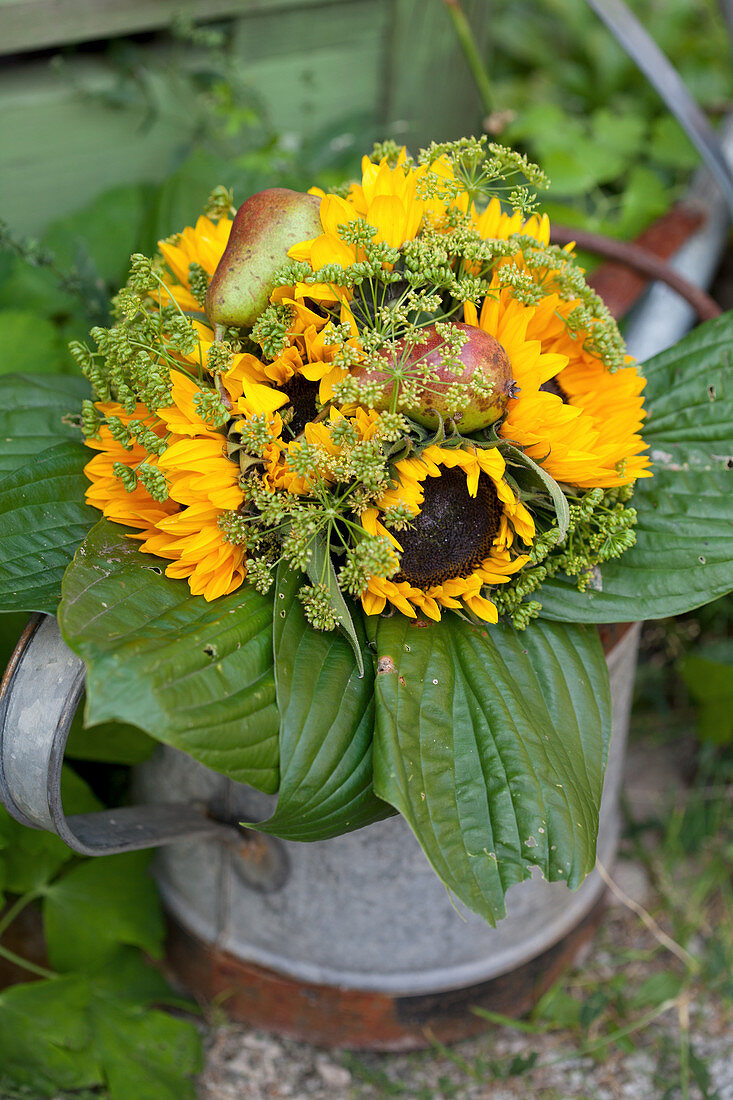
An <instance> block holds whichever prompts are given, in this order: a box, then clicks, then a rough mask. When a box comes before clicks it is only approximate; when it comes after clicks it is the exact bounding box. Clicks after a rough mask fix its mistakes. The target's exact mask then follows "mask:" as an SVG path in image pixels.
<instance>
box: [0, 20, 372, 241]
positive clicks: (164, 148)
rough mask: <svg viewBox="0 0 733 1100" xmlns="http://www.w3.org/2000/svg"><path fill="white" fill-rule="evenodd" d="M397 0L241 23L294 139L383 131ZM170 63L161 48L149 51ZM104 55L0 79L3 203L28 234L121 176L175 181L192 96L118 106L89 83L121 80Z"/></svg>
mask: <svg viewBox="0 0 733 1100" xmlns="http://www.w3.org/2000/svg"><path fill="white" fill-rule="evenodd" d="M387 7H388V4H387V0H347V2H344V0H342V2H341V3H338V4H335V3H326V4H321V5H318V6H315V7H314V5H313V4H312V3H311V4H308V5H306V4H305V3H300V4H299V5H298V6H297V7H296V8H294V9H291V10H289V11H288V12H287V13H286V14H283V13H280V15H279V16H277V17H276V16H275V15H273V13H272V12H271V11H263V10H261V11H255V12H253V13H251V14H250V15H248V16H247V17H246V18H243V19H242V20H241V21H239V22H238V24H236V25H235V29H234V38H233V49H234V51H235V52H236V53H237V54H238V56H239V57H241V60H242V68H243V75H244V76H245V78H246V80H247V82H248V83H249V84H250V85H251V86H252V88H253V90H254V91H255V93H256V95H257V97H258V99H259V100H260V101H261V102H262V103H263V105H264V107H265V109H266V111H267V115H268V118H269V119H270V120H271V122H272V123H273V124H274V126H275V127H276V128H277V130H278V131H280V132H281V133H283V134H288V133H289V134H293V135H299V136H301V137H302V136H309V135H310V136H312V135H315V134H318V133H319V132H321V131H323V130H328V131H329V132H338V128H339V127H340V126H343V128H344V130H350V131H354V129H355V128H356V127H358V128H359V129H360V130H361V131H367V130H369V131H371V133H370V135H369V140H371V139H372V137H373V135H374V132H375V131H376V129H377V110H378V103H379V88H380V85H381V82H382V79H381V72H382V67H383V47H382V40H383V36H384V34H385V33H386V26H387ZM143 49H144V51H145V54H146V55H147V56H150V57H151V58H158V59H160V58H162V57H163V56H164V54H163V52H162V50H161V49H160V48H159V47H158V48H156V47H155V46H152V45H151V46H147V47H144V48H143ZM115 79H116V77H115V75H114V72H113V70H110V68H109V67H108V66H107V65H106V64H105V63H103V62H102V61H101V60H94V59H90V58H88V57H73V55H72V59H71V60H70V61H69V62H68V63H67V65H66V66H65V67H64V69H62V71H60V72H59V71H57V70H56V68H55V67H53V66H51V65H49V64H48V63H38V62H37V63H34V64H28V63H26V64H22V65H13V66H9V67H8V68H7V69H6V70H5V71H4V72H3V73H2V74H1V75H0V107H1V108H2V109H1V110H0V210H1V211H2V217H3V218H4V219H5V220H6V221H7V222H8V223H9V225H10V226H11V228H12V229H13V230H14V231H15V232H17V233H30V234H37V233H39V232H41V231H42V230H43V228H44V227H45V225H47V224H48V223H49V222H50V221H52V220H54V219H55V218H57V217H60V216H62V215H63V214H65V213H68V212H71V211H73V210H76V209H79V208H81V207H82V206H84V205H85V204H86V203H87V202H89V200H90V199H92V198H93V197H94V196H96V195H97V194H99V193H100V192H101V191H103V190H105V189H106V188H109V187H112V186H116V185H117V184H120V183H131V182H137V181H141V180H150V181H156V180H161V179H164V178H165V176H166V175H167V174H168V173H169V172H170V171H171V170H172V168H173V166H174V164H175V162H176V159H177V158H178V157H179V156H180V155H181V153H182V151H184V150H185V148H186V146H187V144H188V142H189V140H190V137H191V119H190V117H189V115H188V114H187V108H186V104H185V103H179V102H177V101H176V98H175V94H173V95H172V94H171V91H170V89H169V88H167V87H166V85H165V82H164V81H162V80H160V79H158V80H157V82H156V81H153V85H154V87H155V90H156V97H157V99H158V100H159V102H160V104H161V111H160V114H159V115H158V116H157V117H156V118H155V119H154V120H153V122H152V124H151V123H150V120H149V119H146V117H145V115H144V112H143V111H142V110H141V109H140V108H127V109H124V110H112V109H110V108H108V107H106V106H105V105H102V104H101V103H99V102H98V101H96V100H95V99H94V97H93V96H89V95H82V94H80V89H87V90H89V91H92V92H100V91H102V90H104V89H105V88H107V89H108V88H110V87H112V86H113V84H114V82H115Z"/></svg>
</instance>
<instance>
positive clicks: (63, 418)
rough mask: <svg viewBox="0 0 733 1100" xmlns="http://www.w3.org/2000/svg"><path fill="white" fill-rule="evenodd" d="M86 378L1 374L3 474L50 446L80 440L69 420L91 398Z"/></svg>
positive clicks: (0, 455) (0, 463)
mask: <svg viewBox="0 0 733 1100" xmlns="http://www.w3.org/2000/svg"><path fill="white" fill-rule="evenodd" d="M90 396H91V391H90V389H89V383H88V382H87V381H86V379H85V378H75V377H73V376H63V377H58V376H55V375H43V374H6V375H5V376H4V377H0V474H4V473H9V472H10V471H11V470H15V469H16V468H17V467H18V466H25V465H26V463H28V462H33V461H35V459H36V458H37V457H38V455H39V454H40V453H41V451H45V449H46V448H47V447H53V446H55V444H57V443H64V442H66V441H67V440H74V441H76V442H79V441H80V440H81V431H80V429H79V427H78V426H77V425H76V424H74V423H73V422H72V420H71V419H70V418H71V417H73V416H74V415H75V414H78V412H79V408H80V406H81V403H82V401H83V400H84V398H85V397H90Z"/></svg>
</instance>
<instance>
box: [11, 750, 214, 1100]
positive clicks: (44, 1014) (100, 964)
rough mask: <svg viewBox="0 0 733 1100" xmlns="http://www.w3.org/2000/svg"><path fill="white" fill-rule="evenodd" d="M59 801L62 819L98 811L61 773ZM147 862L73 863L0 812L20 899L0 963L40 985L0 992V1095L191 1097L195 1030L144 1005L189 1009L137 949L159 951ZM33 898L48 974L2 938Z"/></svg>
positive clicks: (58, 844) (48, 839)
mask: <svg viewBox="0 0 733 1100" xmlns="http://www.w3.org/2000/svg"><path fill="white" fill-rule="evenodd" d="M62 794H63V798H64V804H65V807H66V809H67V810H68V811H69V812H72V813H74V812H76V813H82V812H88V811H93V810H96V809H99V808H100V803H99V802H98V800H97V799H96V797H95V796H94V795H93V794H92V792H91V791H90V790H89V788H88V787H87V786H86V785H85V784H84V783H83V781H82V780H81V779H80V778H79V777H78V776H76V775H75V774H74V773H73V772H70V771H68V769H65V773H64V777H63V783H62ZM149 862H150V857H149V855H148V854H142V853H137V852H136V853H132V854H130V855H122V856H109V857H105V858H102V859H96V860H88V861H86V860H80V859H78V858H77V857H75V856H74V854H73V852H71V850H70V849H69V848H67V847H66V846H65V845H64V844H63V843H62V841H61V840H59V838H58V837H56V836H52V835H51V834H50V833H45V832H42V831H41V832H39V831H36V830H33V829H26V828H24V827H23V826H21V825H18V823H17V822H15V821H13V820H12V819H11V818H10V817H9V816H8V814H7V813H6V812H5V810H3V809H0V883H2V882H4V885H5V889H6V890H7V892H8V893H9V894H11V895H17V897H16V898H15V900H14V901H13V902H12V904H11V905H10V906H9V907H8V908H7V909H6V910H5V912H4V915H3V916H2V917H1V918H0V957H1V956H5V957H6V958H9V959H11V961H13V962H14V963H15V964H16V965H19V966H21V967H23V966H24V967H26V968H27V969H28V970H29V971H30V972H31V973H32V974H34V975H36V976H37V977H40V978H41V980H40V981H34V982H33V983H32V984H26V983H19V984H15V985H11V986H9V987H7V988H6V989H4V990H3V991H1V992H0V1067H1V1069H0V1094H1V1095H3V1096H15V1095H23V1090H28V1091H29V1094H30V1095H32V1096H33V1097H34V1098H35V1097H46V1096H48V1097H52V1096H56V1095H58V1093H59V1090H73V1091H76V1090H79V1089H87V1088H93V1089H95V1090H101V1092H99V1091H98V1092H97V1093H96V1095H99V1096H103V1097H106V1098H107V1100H139V1098H140V1097H145V1098H147V1100H158V1098H165V1100H193V1097H194V1091H193V1086H192V1083H191V1080H190V1077H191V1075H192V1074H194V1073H196V1072H197V1071H198V1070H199V1069H200V1067H201V1050H200V1040H199V1037H198V1033H197V1031H196V1029H195V1027H193V1025H192V1024H191V1023H189V1022H188V1021H186V1020H182V1019H177V1018H173V1017H171V1016H170V1015H168V1014H167V1013H165V1012H162V1011H160V1010H158V1009H156V1008H154V1007H152V1006H153V1005H156V1004H171V1005H177V1006H180V1007H188V1005H187V1003H186V1002H182V1001H181V1000H180V999H179V998H177V997H176V996H175V995H173V994H172V992H171V990H170V988H169V987H168V984H167V982H166V981H165V980H164V979H163V978H162V976H161V975H160V974H159V973H158V972H157V971H156V970H154V969H153V968H152V967H151V966H150V965H149V964H148V963H146V962H145V960H144V958H143V956H142V955H141V954H140V951H139V950H135V947H137V948H142V949H143V950H144V951H146V952H147V953H149V954H151V955H153V956H156V957H159V956H160V955H161V953H162V946H163V937H164V925H163V919H162V914H161V911H160V905H159V902H158V899H157V894H156V891H155V887H154V885H153V882H152V880H151V879H150V877H149V875H148V873H147V867H148V864H149ZM36 899H41V900H42V909H41V912H42V919H43V930H44V938H45V943H46V948H47V952H48V959H49V961H50V963H51V965H52V966H55V967H56V968H57V969H56V971H52V970H48V969H46V968H45V967H39V966H38V965H37V964H35V963H31V962H29V961H26V960H24V959H22V958H20V957H18V956H17V955H14V954H12V953H11V952H9V951H8V950H7V949H6V948H5V947H4V946H3V943H2V937H3V934H4V933H5V931H6V929H7V928H8V927H9V926H10V925H11V924H12V922H13V920H14V919H15V918H16V917H17V916H18V915H19V914H20V913H21V912H22V911H23V909H25V908H26V906H28V905H30V904H31V903H32V902H33V901H34V900H36ZM133 945H134V946H133ZM16 1090H18V1091H17V1093H16Z"/></svg>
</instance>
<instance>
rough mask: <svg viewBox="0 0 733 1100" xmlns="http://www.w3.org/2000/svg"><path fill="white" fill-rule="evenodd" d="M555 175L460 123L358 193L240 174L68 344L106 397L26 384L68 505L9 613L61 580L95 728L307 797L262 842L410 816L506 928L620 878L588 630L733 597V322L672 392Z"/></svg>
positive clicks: (52, 491) (696, 342) (32, 475)
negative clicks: (516, 909) (249, 184)
mask: <svg viewBox="0 0 733 1100" xmlns="http://www.w3.org/2000/svg"><path fill="white" fill-rule="evenodd" d="M543 184H544V179H543V176H542V173H541V172H540V171H539V169H537V168H536V167H535V166H533V165H531V164H529V163H528V162H527V161H526V160H525V159H524V158H523V157H521V156H519V155H518V154H516V153H514V152H512V151H510V150H508V149H505V148H502V147H501V146H497V145H487V143H486V142H485V141H484V140H481V141H476V140H473V139H466V140H462V141H459V142H454V143H450V144H444V145H432V146H431V147H430V148H428V149H426V150H423V151H422V152H421V153H420V155H419V158H418V159H417V161H413V160H412V159H411V158H410V157H409V156H408V155H407V153H406V151H405V150H404V149H399V148H398V147H396V146H394V145H393V144H392V143H384V144H383V145H381V146H378V147H376V148H375V151H374V154H373V155H372V157H365V158H364V161H363V164H362V178H361V180H360V181H359V182H356V183H353V184H351V185H349V186H347V187H345V188H344V189H343V190H342V191H341V192H339V193H330V194H325V193H324V192H322V191H320V190H318V189H315V188H314V189H312V190H311V191H310V192H309V193H308V194H300V193H296V192H293V191H288V190H284V189H279V188H274V189H271V190H266V191H263V192H260V193H259V194H256V195H253V196H252V197H251V198H249V199H247V201H246V202H245V203H244V204H243V205H242V206H241V207H240V208H239V210H238V211H235V210H234V208H233V207H232V196H231V195H230V194H229V193H228V192H226V191H225V190H224V189H222V188H219V189H217V190H216V191H215V192H214V193H213V194H212V196H211V199H210V200H209V206H208V209H207V211H206V215H205V216H201V217H200V218H199V219H198V221H197V222H196V225H195V227H188V228H186V229H184V230H183V231H182V232H181V233H180V234H178V235H176V236H175V237H172V238H170V239H168V240H166V241H161V242H160V245H159V248H160V251H159V253H158V255H157V256H155V257H153V258H147V257H145V256H142V255H136V256H133V257H132V270H131V273H130V277H129V281H128V284H127V286H126V287H125V288H124V289H123V290H121V291H120V293H119V294H118V295H117V297H116V298H115V299H114V303H113V312H114V318H115V320H114V323H113V325H112V326H111V327H110V328H106V329H105V328H97V329H94V330H93V331H92V333H91V337H92V341H93V344H92V345H91V346H86V345H83V344H81V343H77V344H75V345H73V346H72V352H73V354H74V356H75V358H76V360H77V362H78V364H79V366H80V367H81V370H82V372H83V374H84V375H85V377H86V379H87V380H88V383H89V384H90V385H91V393H82V386H81V382H80V383H79V397H80V398H81V412H80V415H78V416H76V417H74V416H71V417H69V416H68V415H66V416H64V417H62V416H61V415H60V412H61V408H62V406H64V410H63V411H64V412H68V405H69V398H68V394H67V393H65V394H64V395H63V396H62V395H61V392H60V387H59V388H58V390H54V389H53V383H52V382H49V381H48V380H47V379H45V380H44V383H43V387H41V388H40V389H39V387H37V386H36V387H35V388H34V387H33V385H32V384H31V385H30V386H29V383H28V379H26V380H25V383H16V385H17V389H16V390H13V391H12V392H10V391H7V392H6V399H5V409H6V412H7V410H8V408H11V409H14V413H15V423H16V427H15V428H13V430H11V432H10V436H12V437H13V438H17V437H18V435H19V432H18V431H17V418H18V417H19V418H20V422H21V423H24V422H28V418H29V417H30V418H31V419H32V417H33V416H34V415H35V416H36V419H37V414H38V410H39V409H41V408H42V409H43V410H45V413H44V415H45V416H46V419H45V421H44V425H43V428H40V427H36V429H35V431H36V435H37V436H39V437H43V438H44V442H45V446H42V447H39V448H38V450H39V451H40V452H41V453H40V454H36V455H35V457H34V463H33V468H32V469H29V470H28V476H27V478H26V483H27V484H33V485H35V486H38V485H39V484H45V485H46V486H47V493H46V499H45V503H46V506H47V513H46V514H49V513H48V507H50V508H51V513H53V515H54V517H55V518H54V521H53V523H47V524H46V529H44V530H43V531H42V532H41V535H40V542H38V540H37V545H36V547H35V553H36V560H37V561H38V562H39V563H40V564H42V565H43V566H44V572H42V573H41V574H40V575H38V576H37V577H36V579H35V580H34V581H33V582H32V583H31V584H30V585H29V584H27V583H26V584H24V585H20V589H19V587H18V585H17V583H16V584H14V583H13V579H12V578H11V582H10V583H9V584H6V585H5V590H6V593H7V592H9V591H10V590H11V589H12V590H13V591H14V593H15V596H16V597H17V598H16V602H15V603H13V602H12V599H11V600H10V603H9V604H8V602H7V598H6V603H5V605H4V606H14V607H20V606H22V607H28V608H29V609H35V610H44V611H56V610H57V606H56V605H57V603H58V583H59V579H60V577H61V574H62V573H63V572H64V569H65V575H64V577H63V587H62V599H61V602H60V605H59V606H58V616H59V622H60V626H61V629H62V632H63V635H64V637H65V639H66V641H67V642H68V644H69V645H70V646H71V647H72V648H73V649H74V650H75V651H76V652H77V653H79V654H80V655H81V656H82V657H83V658H84V659H85V661H86V663H87V670H88V671H87V704H86V708H87V709H86V720H87V722H88V724H91V725H94V724H96V723H99V722H102V721H105V720H108V719H116V720H121V721H125V722H131V723H133V724H135V725H137V726H139V727H141V728H143V729H145V730H146V731H148V732H149V733H150V734H152V735H153V736H154V737H157V738H158V739H160V740H161V741H163V742H166V743H168V744H172V745H175V746H177V747H179V748H181V749H184V750H185V751H186V752H188V753H190V754H191V755H192V756H194V757H195V758H196V759H198V760H200V761H201V762H203V763H205V764H207V765H209V766H211V767H213V768H215V769H216V770H218V771H220V772H223V773H225V774H227V775H228V776H230V777H231V778H233V779H236V780H240V781H242V782H245V783H249V784H251V785H253V786H255V787H257V788H259V789H261V790H263V791H266V792H270V793H274V792H276V791H279V799H278V804H277V808H276V810H275V812H274V814H273V815H272V817H271V818H270V819H269V820H268V821H265V822H261V823H259V824H258V825H257V826H256V827H257V828H259V829H263V830H264V831H267V832H270V833H272V834H274V835H276V836H279V837H283V838H286V839H291V840H315V839H324V838H327V837H331V836H334V835H337V834H339V833H343V832H346V831H349V830H352V829H356V828H359V827H361V826H364V825H367V824H369V823H370V822H373V821H376V820H378V819H380V818H383V817H385V816H388V815H390V814H392V813H394V812H395V811H398V812H400V813H402V814H403V815H404V816H405V818H406V819H407V821H408V822H409V824H410V826H411V828H412V829H413V831H414V832H415V834H416V836H417V838H418V840H419V841H420V843H421V845H422V846H423V849H424V850H425V853H426V855H427V856H428V858H429V859H430V861H431V863H432V865H433V867H434V868H435V870H436V872H437V873H438V874H439V875H440V877H441V878H442V879H443V881H444V882H445V883H446V885H447V886H448V887H449V888H450V889H451V890H453V891H454V892H455V894H456V895H457V896H458V897H459V898H460V899H461V900H462V901H463V902H465V904H466V905H468V906H469V907H470V908H472V909H474V910H475V911H477V912H479V913H481V914H482V915H483V916H485V917H486V918H487V919H488V920H491V921H494V920H496V919H497V918H499V917H501V916H502V915H503V912H504V894H505V892H506V890H507V889H508V887H509V886H510V885H512V884H513V883H515V882H518V881H521V880H522V879H523V878H526V877H528V876H529V874H530V871H531V868H532V867H533V866H536V867H539V868H540V869H541V871H542V873H543V874H544V876H545V877H546V878H547V879H549V880H563V881H565V882H567V883H568V885H569V886H571V887H574V886H577V885H578V884H579V883H580V882H581V881H582V879H583V877H584V876H585V875H586V874H587V873H588V871H589V870H590V869H591V868H592V866H593V863H594V856H595V837H596V830H597V824H598V810H599V805H600V797H601V790H602V783H603V771H604V767H605V761H606V756H607V748H608V738H609V731H610V701H609V692H608V674H607V669H606V665H605V661H604V658H603V652H602V648H601V645H600V642H599V638H598V633H597V630H596V629H595V627H594V626H593V625H590V624H593V623H596V622H613V621H628V620H631V619H636V618H640V617H655V616H661V615H667V614H670V613H676V612H679V611H682V610H686V609H689V608H691V607H694V606H697V605H699V604H700V603H703V602H706V601H707V600H709V599H712V598H713V597H714V596H716V595H718V594H720V593H722V592H724V591H726V590H727V589H728V588H730V587H731V562H730V553H729V544H728V545H727V535H728V530H727V520H726V517H725V515H724V507H725V505H724V495H723V494H724V482H723V475H724V474H725V466H726V464H725V461H724V458H723V457H722V448H721V447H720V442H721V441H722V440H724V439H725V438H726V434H728V436H730V434H731V432H730V429H731V418H732V417H731V410H730V403H728V404H726V403H725V401H723V400H722V398H723V396H724V385H725V383H724V379H723V370H724V368H725V363H726V358H725V357H726V355H727V352H726V350H725V349H726V344H727V343H728V342H729V340H730V333H731V324H730V321H729V320H728V319H727V318H722V319H721V320H719V321H715V322H711V323H710V324H708V325H707V326H703V328H701V329H699V330H697V332H696V333H695V334H693V335H692V336H691V337H689V338H688V339H687V341H686V342H683V343H682V344H681V345H679V346H678V347H677V348H675V349H672V350H671V351H670V352H666V353H664V354H663V355H661V356H659V357H658V358H657V360H655V361H654V362H653V363H652V364H650V365H648V368H647V371H646V375H647V377H645V376H644V375H643V374H642V373H641V372H640V370H639V368H638V367H637V365H636V364H635V363H634V362H633V361H632V360H631V359H630V357H629V356H628V355H627V354H626V353H625V349H624V345H623V341H622V339H621V337H620V334H619V331H618V329H617V326H616V324H615V322H614V321H613V319H612V318H611V316H610V315H609V313H608V311H607V309H606V308H605V307H604V305H603V303H602V302H601V301H600V300H599V298H598V297H597V296H596V295H595V294H594V293H593V292H592V291H591V290H590V288H589V287H588V285H587V284H586V282H585V279H584V274H583V271H582V269H581V268H580V267H579V266H578V264H577V262H576V260H575V258H574V255H573V250H572V248H564V249H561V248H558V247H556V246H553V245H551V244H550V240H549V224H548V220H547V217H546V216H541V215H539V214H538V213H536V212H535V199H534V190H533V189H534V188H536V187H538V186H539V187H541V186H543ZM235 215H236V216H235ZM647 382H648V392H650V393H651V399H652V400H651V416H650V418H649V421H648V430H646V429H645V434H646V436H647V441H646V442H645V440H644V439H643V438H642V435H641V434H640V433H641V428H642V423H643V421H644V418H645V409H644V396H643V394H644V388H645V386H647ZM11 389H12V383H11ZM66 390H67V391H68V382H67V383H66ZM13 394H15V396H14V397H13ZM13 401H15V405H14V406H13ZM24 402H25V403H24ZM44 402H45V403H44ZM49 410H51V412H50V413H49ZM24 417H25V421H24V420H23V418H24ZM34 423H36V421H34ZM79 428H80V429H81V432H82V433H83V437H84V444H85V446H84V447H82V446H81V444H80V443H79V441H78V434H77V438H74V434H75V433H78V431H79ZM10 436H8V439H9V440H10ZM650 444H651V445H652V447H653V448H654V449H653V450H652V453H651V456H650ZM89 450H92V451H94V452H95V453H94V455H93V457H91V459H90V456H89ZM719 452H720V453H719ZM652 459H653V460H654V465H652ZM728 462H729V463H730V460H728ZM82 467H83V473H82ZM652 475H653V476H652ZM13 476H15V477H16V480H17V473H16V474H15V475H13ZM22 476H23V475H22V473H21V480H22ZM44 478H45V481H44ZM637 482H639V488H638V490H637V494H636V496H635V497H634V506H633V507H632V505H631V500H632V495H633V494H634V489H635V485H636V483H637ZM24 484H25V483H24ZM4 487H5V488H11V487H10V486H8V485H7V475H6V482H0V496H2V490H3V488H4ZM12 488H14V489H16V490H17V488H18V487H17V486H16V485H15V483H13V486H12ZM35 491H36V490H33V492H35ZM82 493H84V494H85V497H86V503H84V502H83V501H82V500H81V499H80V497H81V494H82ZM64 494H65V495H64ZM5 497H6V500H7V493H6V494H5ZM34 499H35V498H34ZM39 507H40V505H39ZM54 509H56V511H55V512H54ZM10 510H11V511H12V504H11V509H10ZM22 510H23V504H22V502H21V503H18V500H17V492H16V504H15V512H14V513H13V515H15V517H16V521H17V524H18V530H19V532H20V531H21V529H22V530H23V531H24V532H25V533H26V535H27V521H28V516H27V515H26V516H25V519H24V518H23V517H22ZM99 512H101V513H102V516H103V517H104V518H103V519H101V520H100V519H99ZM44 538H45V542H44ZM82 539H83V541H81V540H82ZM80 541H81V545H80V546H79V548H78V550H76V553H75V556H74V557H73V560H72V561H71V563H70V564H68V563H69V559H70V557H71V554H72V553H73V552H74V550H75V549H76V546H77V545H78V543H79V542H80ZM67 565H68V568H66V567H67ZM54 570H55V571H56V572H55V574H54ZM31 572H32V571H31V570H30V569H29V568H28V565H27V558H26V564H25V566H24V576H26V577H27V576H29V575H30V574H31Z"/></svg>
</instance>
